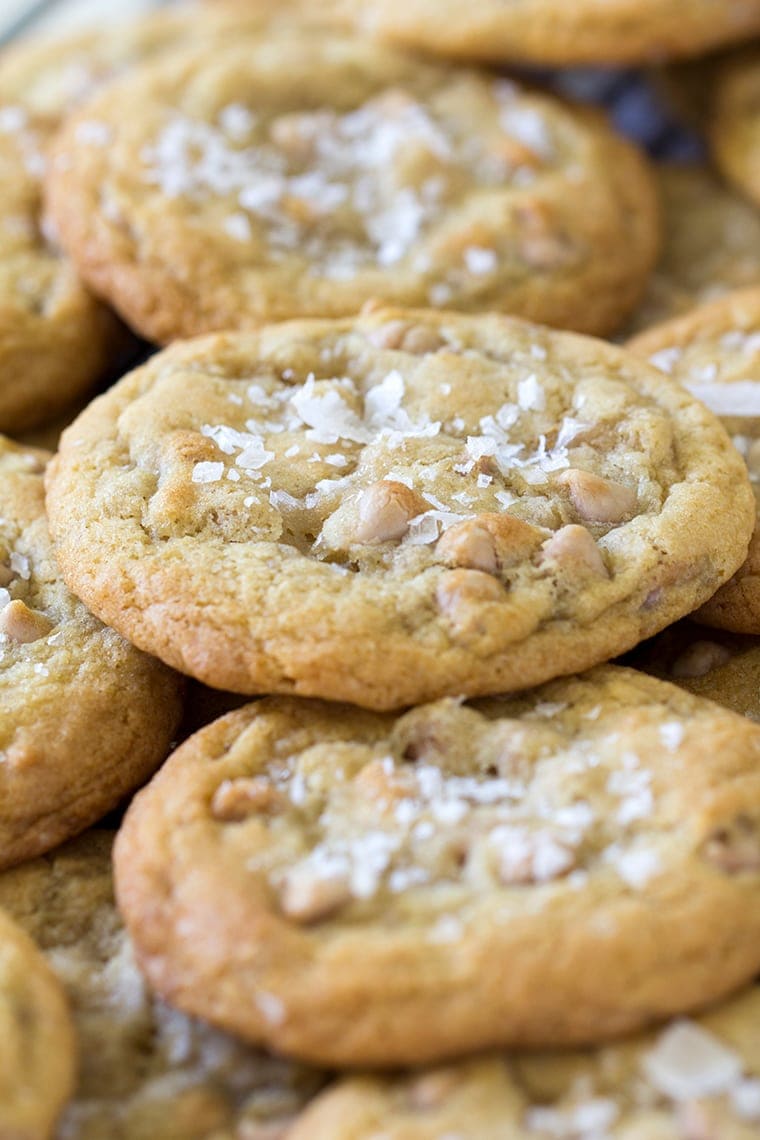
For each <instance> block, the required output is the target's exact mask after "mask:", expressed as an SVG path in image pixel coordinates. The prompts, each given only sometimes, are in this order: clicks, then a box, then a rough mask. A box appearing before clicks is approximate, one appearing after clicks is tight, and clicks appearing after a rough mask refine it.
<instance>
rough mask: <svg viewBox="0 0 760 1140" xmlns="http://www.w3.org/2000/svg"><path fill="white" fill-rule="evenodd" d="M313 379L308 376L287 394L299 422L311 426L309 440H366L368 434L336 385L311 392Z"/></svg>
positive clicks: (365, 441) (364, 441)
mask: <svg viewBox="0 0 760 1140" xmlns="http://www.w3.org/2000/svg"><path fill="white" fill-rule="evenodd" d="M315 386H316V382H315V379H314V376H313V375H309V376H308V377H307V379H306V383H305V384H303V385H302V387H301V388H299V389H298V391H296V392H295V393H294V394H293V395H292V396H291V397H290V403H291V405H292V407H293V409H294V410H295V412H296V413H297V415H299V416H300V418H301V419H302V421H303V422H304V423H305V424H306V425H307V426H308V427H310V428H311V429H312V431H311V432H310V433H308V434H309V438H310V439H314V440H315V441H316V442H318V443H337V441H338V440H339V439H348V440H351V441H352V442H354V443H369V442H370V441H371V439H372V435H371V433H370V431H369V430H368V429H367V427H366V426H365V425H364V424H363V423H362V421H361V420H360V419H359V417H358V416H357V414H356V412H354V411H352V410H351V408H350V407H349V406H348V404H347V403H346V401H345V400H344V399H343V397H342V396H341V394H340V392H339V391H338V390H337V388H330V389H328V390H327V391H325V392H319V393H315Z"/></svg>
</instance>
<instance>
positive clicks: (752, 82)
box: [708, 47, 760, 204]
mask: <svg viewBox="0 0 760 1140" xmlns="http://www.w3.org/2000/svg"><path fill="white" fill-rule="evenodd" d="M708 135H709V139H710V147H711V150H712V154H713V158H714V159H715V161H716V163H717V164H718V166H719V168H720V169H721V171H722V172H723V174H724V175H725V176H726V178H728V179H729V181H730V182H732V183H733V184H734V185H735V186H737V187H738V188H739V190H741V191H742V193H744V194H746V195H747V196H748V197H749V198H750V199H751V200H752V201H753V202H755V203H756V204H760V161H759V160H758V147H760V53H758V51H757V49H756V48H755V47H750V48H747V49H746V50H744V51H741V52H737V53H736V54H735V55H729V56H728V57H727V58H726V59H725V60H724V61H723V62H722V64H721V65H720V67H719V68H718V69H717V72H716V74H715V76H714V80H713V87H712V93H711V99H710V111H709V115H708Z"/></svg>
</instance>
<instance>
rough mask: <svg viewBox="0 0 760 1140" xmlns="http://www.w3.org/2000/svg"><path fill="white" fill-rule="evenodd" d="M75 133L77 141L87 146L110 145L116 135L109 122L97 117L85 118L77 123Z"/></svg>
mask: <svg viewBox="0 0 760 1140" xmlns="http://www.w3.org/2000/svg"><path fill="white" fill-rule="evenodd" d="M74 135H75V138H76V140H77V142H78V143H83V144H84V145H85V146H109V145H110V144H111V143H112V142H113V137H114V136H113V131H112V130H111V128H110V127H109V126H108V124H107V123H102V122H100V121H99V120H97V119H84V120H82V121H81V122H79V123H77V127H76V130H75V131H74Z"/></svg>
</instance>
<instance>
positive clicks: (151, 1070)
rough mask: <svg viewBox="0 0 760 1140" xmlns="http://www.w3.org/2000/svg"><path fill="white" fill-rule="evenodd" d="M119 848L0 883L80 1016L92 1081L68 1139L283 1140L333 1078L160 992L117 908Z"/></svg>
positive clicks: (102, 845)
mask: <svg viewBox="0 0 760 1140" xmlns="http://www.w3.org/2000/svg"><path fill="white" fill-rule="evenodd" d="M112 840H113V834H112V833H109V832H106V831H93V832H88V833H87V834H85V835H83V836H80V837H79V838H78V839H76V840H74V841H73V842H71V843H69V844H67V845H66V846H65V847H62V848H60V849H59V850H58V851H56V852H54V853H53V854H51V855H48V856H47V857H46V858H44V859H37V860H35V861H34V862H31V863H27V864H26V865H25V866H23V867H18V868H15V869H14V870H12V871H8V872H5V873H4V874H2V875H0V906H2V907H5V908H6V909H7V910H8V912H9V913H10V914H11V915H13V917H14V918H15V920H16V922H18V923H19V925H20V926H22V927H23V928H24V929H25V930H26V931H27V932H28V933H29V934H30V935H31V936H32V937H33V938H34V939H35V940H36V941H37V942H38V943H39V945H40V946H41V947H42V950H43V951H44V953H45V955H46V957H47V959H48V962H49V963H50V965H51V966H52V968H53V969H54V970H55V972H56V974H57V975H58V977H59V978H60V979H61V982H62V983H63V985H64V987H65V989H66V991H67V992H68V994H69V997H70V999H71V1003H72V1008H73V1011H74V1023H75V1028H76V1031H77V1036H78V1038H79V1051H80V1072H79V1080H78V1083H77V1087H76V1089H75V1090H74V1094H73V1097H72V1099H71V1102H70V1104H69V1105H68V1107H67V1109H66V1111H65V1113H64V1115H63V1118H62V1120H61V1123H60V1125H59V1129H58V1132H57V1133H56V1136H57V1138H58V1140H103V1137H105V1136H107V1137H108V1138H109V1140H283V1137H284V1134H285V1131H286V1129H287V1128H288V1127H289V1126H290V1125H291V1124H292V1123H293V1120H294V1118H295V1117H296V1116H297V1114H298V1112H299V1110H300V1108H301V1107H302V1105H303V1104H304V1103H305V1102H306V1101H307V1100H308V1099H309V1097H310V1096H311V1095H312V1094H313V1093H314V1092H316V1090H317V1089H318V1088H319V1087H320V1085H321V1084H322V1083H323V1082H324V1077H323V1076H322V1074H320V1073H318V1072H317V1071H315V1070H309V1069H306V1068H305V1067H303V1066H298V1065H294V1064H290V1063H288V1062H286V1061H280V1060H277V1059H275V1058H273V1057H268V1056H266V1055H265V1054H263V1053H261V1052H258V1051H256V1050H254V1049H252V1048H250V1047H249V1046H246V1045H245V1044H242V1043H241V1042H239V1041H236V1040H234V1039H233V1038H231V1037H229V1036H227V1034H225V1033H221V1032H219V1031H218V1030H214V1029H212V1028H211V1027H210V1026H208V1025H205V1024H204V1023H203V1022H200V1021H198V1020H196V1019H194V1018H190V1017H186V1016H185V1015H184V1014H182V1013H178V1012H176V1011H175V1010H172V1009H170V1008H169V1007H168V1006H166V1005H164V1004H163V1002H161V1001H160V1000H158V999H157V998H155V997H153V996H152V995H151V994H150V992H149V991H148V989H147V987H146V985H145V982H144V981H143V979H142V977H141V975H140V973H139V971H138V969H137V966H136V964H135V961H134V955H133V953H132V948H131V944H130V941H129V938H128V936H127V934H126V932H125V930H124V926H123V924H122V922H121V920H120V918H119V915H118V912H117V910H116V907H115V904H114V900H113V888H112V880H111V844H112ZM0 1080H2V1077H1V1076H0ZM1 1118H2V1109H1V1108H0V1119H1Z"/></svg>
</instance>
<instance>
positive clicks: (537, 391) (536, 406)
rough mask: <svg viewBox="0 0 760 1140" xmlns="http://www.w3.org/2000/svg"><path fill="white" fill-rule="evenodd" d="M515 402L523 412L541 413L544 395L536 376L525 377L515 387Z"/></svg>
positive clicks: (544, 402)
mask: <svg viewBox="0 0 760 1140" xmlns="http://www.w3.org/2000/svg"><path fill="white" fill-rule="evenodd" d="M517 402H518V404H519V405H520V407H521V408H522V409H523V410H524V411H531V412H543V410H544V408H545V407H546V393H545V392H544V389H543V385H542V384H541V383H540V381H539V379H538V377H537V376H535V375H533V374H531V375H530V376H526V377H525V379H524V380H521V381H520V382H519V384H518V385H517Z"/></svg>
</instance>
